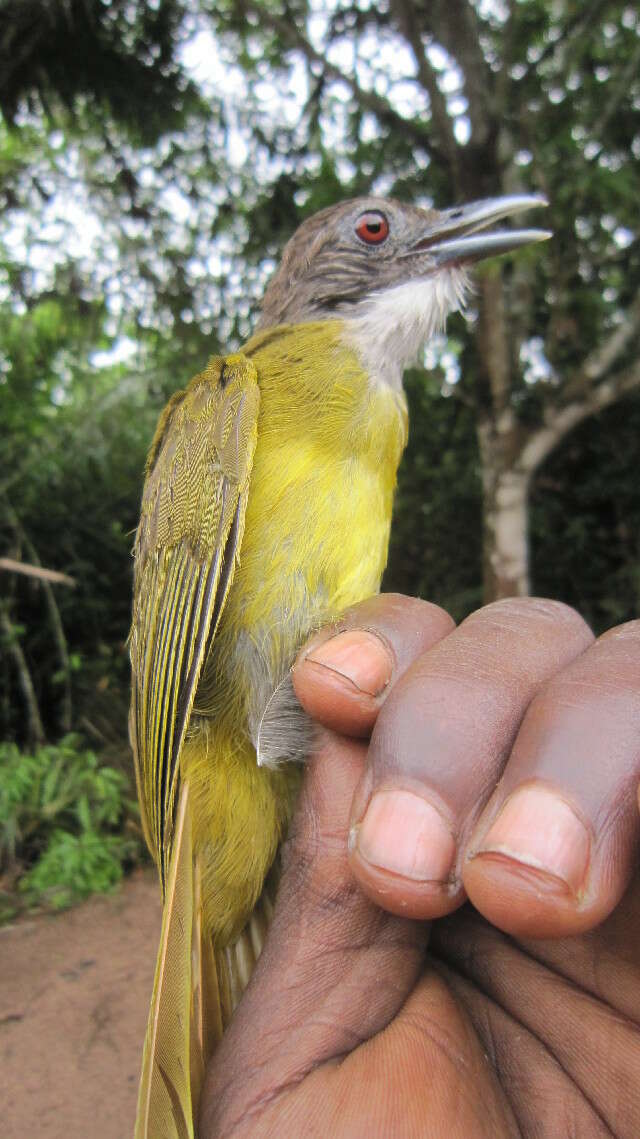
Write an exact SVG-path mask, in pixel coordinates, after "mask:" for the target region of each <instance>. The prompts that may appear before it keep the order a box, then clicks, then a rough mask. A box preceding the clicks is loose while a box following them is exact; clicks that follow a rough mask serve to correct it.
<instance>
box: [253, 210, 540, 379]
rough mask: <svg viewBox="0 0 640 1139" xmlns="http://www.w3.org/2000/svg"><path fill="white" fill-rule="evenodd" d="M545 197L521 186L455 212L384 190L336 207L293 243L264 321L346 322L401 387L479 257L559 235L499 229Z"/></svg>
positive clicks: (310, 222) (375, 365)
mask: <svg viewBox="0 0 640 1139" xmlns="http://www.w3.org/2000/svg"><path fill="white" fill-rule="evenodd" d="M543 205H546V202H545V200H544V198H542V197H540V196H538V195H535V194H512V195H507V196H505V197H501V198H488V199H485V200H484V201H480V202H472V203H470V204H467V205H463V206H455V207H453V208H452V209H448V210H433V209H421V208H420V207H418V206H413V205H408V204H406V203H404V202H398V201H395V200H393V199H384V198H377V197H368V198H353V199H351V200H350V201H346V202H341V203H340V204H338V205H336V206H330V207H329V208H328V209H325V210H321V211H320V213H317V214H314V215H313V217H310V218H308V219H307V221H305V222H303V224H302V225H301V226H300V227H299V229H298V230H297V231H296V233H295V234H294V235H293V237H292V238H291V240H290V241H289V243H288V245H287V246H286V248H285V250H284V253H283V256H282V260H281V262H280V266H279V268H278V270H277V272H276V273H275V275H274V277H273V278H272V280H271V282H270V284H269V286H268V288H267V291H266V293H265V296H264V301H263V305H262V315H261V318H260V323H259V327H261V328H267V327H271V326H273V325H277V324H299V323H301V322H306V321H315V320H327V319H340V320H343V321H344V322H345V335H346V336H347V338H348V339H350V340H351V342H352V344H353V345H354V347H356V349H357V350H358V351H359V353H360V356H361V357H362V359H363V362H364V364H365V366H366V368H367V370H368V371H369V373H370V374H371V375H372V377H373V378H374V379H380V380H381V381H384V382H389V383H392V384H394V386H395V385H397V384H399V382H400V380H401V375H402V371H403V369H404V368H405V367H406V366H407V364H409V363H410V362H412V360H413V359H415V357H416V355H417V353H418V351H419V349H420V348H421V347H422V346H423V345H424V344H425V343H426V341H427V340H428V339H429V338H430V337H431V336H432V335H433V334H434V333H435V332H436V331H438V330H439V329H441V328H442V327H443V325H444V322H445V319H446V317H447V315H448V314H449V313H450V312H452V311H454V310H456V309H459V308H460V307H461V306H462V304H463V303H464V298H465V293H466V291H467V287H468V281H469V278H468V266H469V265H470V264H471V263H472V262H474V261H479V260H481V259H483V258H486V257H491V256H495V255H497V254H499V253H507V252H509V251H511V250H513V249H517V248H518V247H519V246H521V245H526V244H528V243H529V242H532V241H543V240H544V239H545V238H547V237H550V236H551V235H550V234H549V233H548V232H547V231H545V230H539V229H507V228H503V229H500V228H498V229H496V228H493V227H494V226H495V223H499V222H501V221H503V220H504V219H505V218H507V217H509V216H510V215H511V214H514V213H517V212H519V211H520V210H525V209H530V208H532V207H535V206H543Z"/></svg>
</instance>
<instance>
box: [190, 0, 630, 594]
mask: <svg viewBox="0 0 640 1139" xmlns="http://www.w3.org/2000/svg"><path fill="white" fill-rule="evenodd" d="M211 12H212V18H213V19H214V21H215V23H216V26H217V29H218V31H219V34H222V35H226V36H229V37H231V38H232V39H233V41H234V43H235V44H237V45H238V46H237V50H238V52H240V50H241V47H240V45H242V51H243V56H242V58H243V61H244V64H245V66H246V68H247V71H248V74H249V75H250V76H251V77H252V82H253V83H254V85H258V84H259V83H260V82H261V74H262V72H261V62H262V61H263V60H265V59H266V60H268V64H269V67H270V68H272V69H273V72H274V74H277V75H279V76H280V82H281V84H283V85H284V84H286V83H287V82H290V81H291V79H292V77H295V76H297V82H298V84H299V85H300V82H301V81H300V73H303V74H304V77H305V83H306V90H307V97H306V103H305V109H304V113H303V115H302V116H301V118H300V121H299V123H298V124H297V132H298V133H297V136H296V137H297V147H296V146H295V145H293V138H292V146H291V153H292V154H293V155H301V156H302V157H301V159H300V161H301V164H302V166H303V167H304V154H305V153H306V154H308V152H309V151H311V150H312V149H313V148H314V147H315V148H316V149H321V148H322V147H323V146H324V147H325V148H326V147H327V145H328V144H329V142H330V141H331V144H332V147H333V151H334V155H335V159H334V161H335V167H336V170H337V171H338V172H339V173H340V174H341V181H342V184H343V191H344V190H347V191H349V192H351V191H353V192H359V191H361V190H362V189H364V188H369V187H370V186H371V185H373V186H376V187H378V186H379V187H381V188H383V189H385V190H388V191H389V192H395V193H398V194H399V195H406V194H407V193H408V194H410V195H411V196H421V197H424V196H425V188H426V187H427V186H428V195H427V196H434V197H436V199H437V202H438V203H439V204H442V205H444V204H449V203H452V202H453V201H456V200H465V199H466V200H469V199H473V198H476V197H483V196H493V195H496V194H498V193H508V192H510V191H513V190H515V189H519V188H528V189H532V190H538V191H541V192H543V193H544V194H546V195H547V196H548V198H549V201H550V203H551V208H550V217H549V222H550V225H551V227H552V228H553V230H554V233H555V237H554V240H553V242H552V243H550V245H549V246H548V247H547V248H545V250H544V253H543V254H541V253H540V252H539V251H537V250H536V251H531V252H529V253H528V255H522V254H521V255H519V257H518V259H517V261H515V262H509V263H504V264H500V265H494V266H492V267H491V268H489V269H488V270H486V271H485V272H483V273H482V274H481V275H480V276H479V284H478V297H477V316H476V319H475V320H474V322H473V327H472V331H471V334H470V335H469V334H466V335H465V334H464V333H460V334H459V335H460V338H461V340H462V341H463V349H462V352H461V376H460V381H459V383H458V384H457V386H456V396H457V397H458V398H460V399H462V400H464V401H466V402H467V403H468V404H469V405H470V406H472V407H473V410H474V415H475V422H476V432H477V440H478V448H479V455H480V461H481V469H482V486H483V516H484V567H485V568H484V580H485V588H484V593H485V598H486V599H487V600H488V599H491V598H495V597H503V596H507V595H510V594H523V593H526V592H528V591H529V587H530V581H529V557H528V539H527V529H528V527H527V514H528V495H529V490H530V487H531V482H532V478H533V476H534V474H535V472H536V471H537V470H538V469H539V467H540V466H541V464H542V463H543V462H544V460H545V459H546V458H547V457H548V456H549V455H550V454H551V452H552V451H553V450H554V449H555V448H556V447H557V446H558V445H559V443H560V442H561V441H562V439H563V438H564V437H565V436H566V435H567V433H568V432H569V431H571V430H572V429H573V428H574V427H575V426H576V425H577V424H579V423H580V422H581V421H582V420H584V419H585V418H587V417H589V416H591V415H594V414H596V413H598V412H600V411H601V410H602V409H603V408H605V407H607V406H609V405H611V404H613V403H615V402H616V401H618V400H620V399H622V398H623V397H624V396H625V395H626V394H628V393H629V392H632V391H634V390H637V389H638V388H639V387H640V365H638V362H637V359H636V357H637V349H638V340H639V335H640V290H639V285H640V270H639V259H638V246H637V242H636V241H634V240H633V236H632V235H633V227H634V225H635V218H636V209H637V207H636V197H637V194H636V187H637V177H638V161H639V159H640V147H639V146H638V138H639V137H640V134H639V133H638V131H639V127H640V122H639V112H638V95H639V86H638V78H637V76H638V62H639V61H640V19H639V17H638V15H637V13H635V11H634V10H633V9H632V8H630V7H629V6H628V5H626V4H624V3H611V2H609V3H607V2H603V0H593V2H591V3H588V4H583V3H579V2H577V0H563V2H562V3H560V4H556V5H548V4H544V3H542V2H538V0H525V2H522V3H510V4H507V3H492V4H490V3H484V2H483V0H475V2H471V0H435V2H429V3H427V2H417V3H416V2H411V0H390V3H389V4H388V5H371V6H368V5H364V4H342V3H341V4H336V5H335V6H333V7H332V10H331V13H330V14H327V15H326V17H323V16H321V15H320V14H319V13H318V12H316V11H315V10H314V9H313V8H312V7H311V6H310V5H308V4H307V3H306V2H305V0H297V2H295V3H288V4H287V5H286V6H285V5H282V6H281V5H278V4H273V3H266V2H264V0H242V2H238V3H231V4H228V5H227V6H224V7H223V8H222V9H219V10H218V9H216V10H215V11H214V9H213V8H212V9H211ZM261 130H263V128H261ZM332 136H333V137H332ZM271 145H272V146H273V145H274V138H272V139H271ZM304 183H305V179H304V175H303V177H302V179H301V184H302V185H303V186H304ZM345 183H346V185H345ZM296 200H298V201H300V200H302V201H304V198H303V199H301V198H300V197H299V196H298V197H297V199H296ZM311 205H313V207H314V208H315V206H316V205H317V200H316V199H315V198H314V193H313V188H311V189H310V192H309V193H308V196H307V200H306V201H304V208H305V210H306V209H307V208H308V207H309V206H311Z"/></svg>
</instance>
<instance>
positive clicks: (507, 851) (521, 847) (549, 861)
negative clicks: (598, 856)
mask: <svg viewBox="0 0 640 1139" xmlns="http://www.w3.org/2000/svg"><path fill="white" fill-rule="evenodd" d="M590 846H591V843H590V839H589V834H588V831H587V829H586V827H585V826H584V824H583V823H582V822H581V820H580V819H579V818H578V816H577V815H576V814H575V812H574V811H573V810H572V809H571V807H570V806H569V804H568V803H566V802H565V801H564V799H561V798H560V797H559V796H558V795H556V794H555V792H553V791H551V790H550V789H549V788H547V787H523V788H522V789H521V790H520V791H517V792H516V793H515V794H514V795H512V796H511V798H510V799H507V802H506V803H505V805H504V807H503V808H502V810H501V812H500V814H499V815H498V817H497V819H495V820H494V822H493V825H492V826H491V827H490V829H489V831H488V833H487V834H486V835H485V837H484V839H483V841H482V844H481V846H480V848H479V849H478V850H476V851H475V852H474V854H473V856H472V857H478V856H481V855H483V854H501V855H504V857H505V858H510V859H512V860H513V861H514V862H518V863H521V864H522V865H523V866H526V867H529V868H531V869H533V870H537V871H540V872H541V873H543V874H547V875H550V876H551V877H553V878H556V879H557V880H558V881H559V882H560V883H563V884H564V886H565V887H566V888H567V889H568V890H570V891H571V893H573V894H577V893H578V891H579V890H580V887H581V886H582V883H583V882H584V879H585V875H586V873H587V867H588V864H589V853H590Z"/></svg>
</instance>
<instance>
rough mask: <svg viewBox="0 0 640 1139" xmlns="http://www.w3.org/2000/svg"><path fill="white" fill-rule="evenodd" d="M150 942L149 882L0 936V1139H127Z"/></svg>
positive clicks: (156, 910) (153, 938)
mask: <svg viewBox="0 0 640 1139" xmlns="http://www.w3.org/2000/svg"><path fill="white" fill-rule="evenodd" d="M159 932H160V900H159V892H158V887H157V883H156V879H155V876H154V873H153V872H152V871H144V872H143V871H140V872H138V873H136V874H134V875H133V876H132V877H131V878H129V879H128V880H127V881H126V882H125V883H124V885H123V886H122V887H121V889H120V891H119V892H118V893H116V894H114V895H113V896H110V897H100V898H92V899H90V900H89V901H88V902H85V903H84V905H82V906H78V907H76V908H75V909H73V910H68V911H67V912H66V913H63V914H59V915H57V916H56V917H37V918H33V919H30V920H25V921H21V922H18V923H16V924H15V925H13V926H6V927H4V928H2V929H0V1133H1V1134H2V1136H3V1139H27V1137H31V1136H38V1139H87V1137H88V1136H92V1137H95V1139H130V1137H131V1135H132V1133H133V1122H134V1117H135V1105H136V1092H137V1085H138V1076H139V1065H140V1057H141V1049H142V1041H143V1038H144V1031H145V1027H146V1020H147V1010H148V1002H149V998H150V995H151V985H152V982H153V970H154V965H155V955H156V948H157V938H158V935H159Z"/></svg>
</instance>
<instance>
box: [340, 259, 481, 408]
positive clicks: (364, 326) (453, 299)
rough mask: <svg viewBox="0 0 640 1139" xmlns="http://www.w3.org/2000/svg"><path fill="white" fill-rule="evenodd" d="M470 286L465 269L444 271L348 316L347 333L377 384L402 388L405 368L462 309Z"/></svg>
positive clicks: (376, 296)
mask: <svg viewBox="0 0 640 1139" xmlns="http://www.w3.org/2000/svg"><path fill="white" fill-rule="evenodd" d="M468 288H469V277H468V274H467V273H466V272H465V270H464V269H461V268H451V269H441V270H440V271H438V272H436V273H434V274H433V276H430V277H423V278H419V279H417V280H414V281H405V282H403V284H401V285H393V286H392V287H391V288H390V289H383V290H381V291H380V292H378V293H372V294H371V296H369V297H367V298H366V300H364V301H362V302H361V303H360V304H359V305H358V306H357V308H356V309H355V310H354V312H353V315H350V316H349V317H348V318H347V319H346V320H345V336H346V339H347V342H348V343H349V345H350V346H351V347H352V348H355V349H356V351H357V353H358V355H359V357H360V359H361V361H362V363H363V365H364V367H365V369H366V371H367V372H368V374H369V376H370V377H371V381H372V383H374V384H388V385H389V386H390V387H392V388H396V389H398V388H401V387H402V373H403V372H404V370H405V368H406V367H408V366H409V365H410V364H413V363H415V362H416V360H417V358H418V354H419V352H420V350H421V348H423V347H424V345H425V344H426V343H427V341H428V340H430V338H431V337H432V336H434V335H435V333H436V332H441V331H442V329H443V328H444V325H445V321H446V319H447V317H448V315H449V313H451V312H458V311H459V310H460V309H461V308H463V306H464V301H465V296H466V293H467V291H468Z"/></svg>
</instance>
